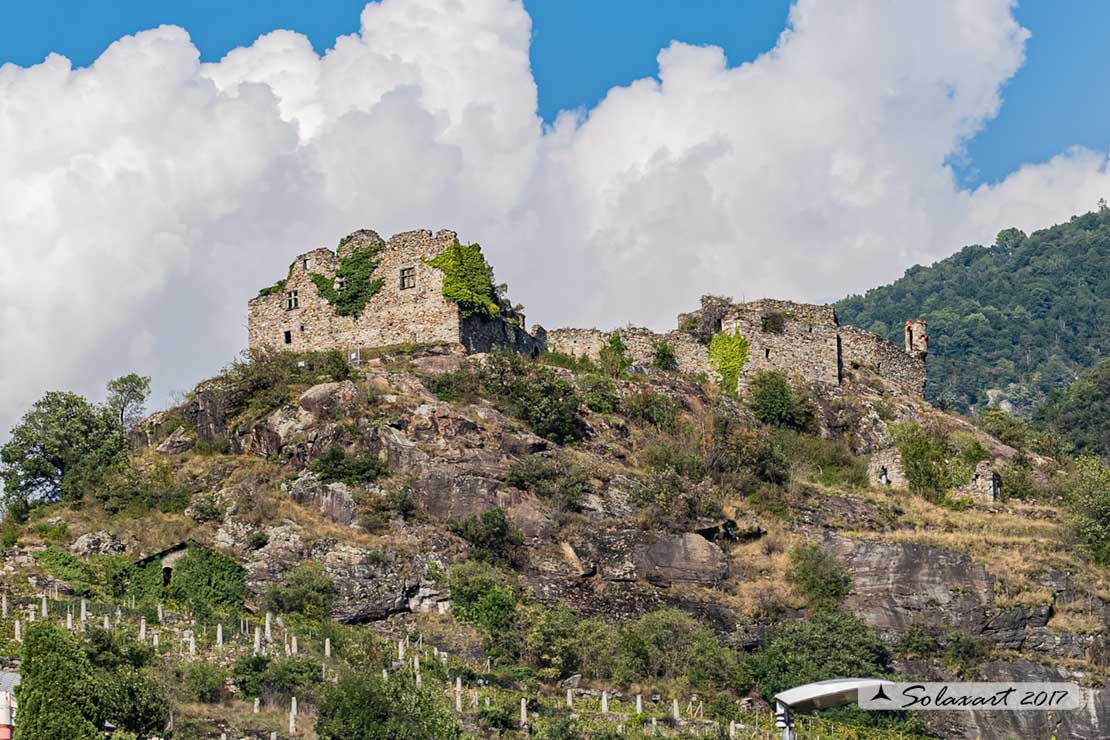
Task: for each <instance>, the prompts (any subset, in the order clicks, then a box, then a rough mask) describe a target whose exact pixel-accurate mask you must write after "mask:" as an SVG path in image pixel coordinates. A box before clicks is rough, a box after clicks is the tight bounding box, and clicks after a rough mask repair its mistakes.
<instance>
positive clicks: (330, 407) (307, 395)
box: [297, 380, 358, 419]
mask: <svg viewBox="0 0 1110 740" xmlns="http://www.w3.org/2000/svg"><path fill="white" fill-rule="evenodd" d="M357 400H358V387H357V386H355V384H354V383H352V382H351V381H349V380H343V381H340V382H338V383H321V384H320V385H314V386H312V387H311V388H309V389H308V390H307V391H305V392H304V393H302V394H301V396H300V398H298V399H297V403H298V404H300V406H301V408H303V409H304V410H305V411H307V412H309V413H310V414H312V415H314V416H316V417H318V418H321V419H331V418H335V417H336V416H338V415H339V414H340V413H342V412H344V411H346V410H348V409H350V408H351V406H353V405H354V403H355V401H357Z"/></svg>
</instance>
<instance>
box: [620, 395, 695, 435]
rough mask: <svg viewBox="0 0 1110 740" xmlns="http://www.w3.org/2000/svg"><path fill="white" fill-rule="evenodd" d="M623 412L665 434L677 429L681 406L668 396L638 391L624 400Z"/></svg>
mask: <svg viewBox="0 0 1110 740" xmlns="http://www.w3.org/2000/svg"><path fill="white" fill-rule="evenodd" d="M624 406H625V410H626V411H627V412H628V415H629V416H631V417H632V418H633V419H636V420H637V421H641V422H645V423H648V424H651V425H652V426H654V427H656V428H658V429H662V430H664V431H667V432H673V431H675V430H676V429H677V428H678V414H679V412H680V411H681V410H682V406H681V405H680V404H679V403H678V401H676V400H674V399H673V398H671V397H669V396H664V395H662V394H659V393H652V392H650V391H640V392H639V393H634V394H633V395H631V396H629V397H628V398H627V399H625V402H624Z"/></svg>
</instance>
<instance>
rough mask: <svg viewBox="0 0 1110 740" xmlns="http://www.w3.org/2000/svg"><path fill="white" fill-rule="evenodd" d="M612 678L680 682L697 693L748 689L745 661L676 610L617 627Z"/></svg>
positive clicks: (625, 680)
mask: <svg viewBox="0 0 1110 740" xmlns="http://www.w3.org/2000/svg"><path fill="white" fill-rule="evenodd" d="M615 674H616V678H617V680H619V681H621V682H633V681H648V680H652V679H675V678H680V677H681V678H684V679H685V680H686V681H687V682H688V683H689V684H690V685H691V686H694V687H701V688H714V689H720V688H722V687H725V688H729V689H733V690H736V691H746V690H747V689H748V688H750V685H751V684H750V681H749V678H748V672H747V666H746V663H745V661H744V660H743V659H742V658H741V657H740V656H738V655H737V654H736V653H735V652H733V651H732V650H730V649H727V648H725V647H723V646H722V645H721V644H720V642H718V640H717V637H716V636H715V635H714V634H713V632H712V630H710V629H708V628H706V627H704V626H702V625H701V624H699V623H698V621H697V620H696V619H694V618H693V617H691V616H690V615H689V614H687V613H685V612H683V611H679V610H678V609H658V610H656V611H653V612H648V613H647V614H645V615H644V616H642V617H640V618H639V619H638V620H636V621H635V622H630V623H628V624H625V625H622V627H621V630H620V639H619V648H618V658H617V665H616V670H615Z"/></svg>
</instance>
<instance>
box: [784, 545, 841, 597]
mask: <svg viewBox="0 0 1110 740" xmlns="http://www.w3.org/2000/svg"><path fill="white" fill-rule="evenodd" d="M786 580H788V581H789V582H790V583H791V584H793V585H794V587H795V588H797V589H798V590H799V591H800V592H801V593H802V594H803V595H804V596H805V598H806V601H808V602H809V605H810V606H811V607H822V606H826V607H827V606H835V605H837V604H839V603H840V602H841V601H843V600H844V597H845V596H847V595H848V592H849V591H851V590H852V576H851V574H850V573H849V572H848V570H847V569H846V568H845V567H844V566H843V565H841V564H840V562H839V561H838V560H837V559H836V558H834V557H833V556H832V555H829V554H827V553H826V552H824V551H823V550H822V549H821V548H820V547H818V546H817V545H815V544H812V543H806V544H803V545H799V546H798V547H796V548H794V549H793V550H792V551H791V553H790V570H789V571H788V572H787V574H786Z"/></svg>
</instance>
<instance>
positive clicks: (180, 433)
mask: <svg viewBox="0 0 1110 740" xmlns="http://www.w3.org/2000/svg"><path fill="white" fill-rule="evenodd" d="M196 443H197V440H196V439H195V438H194V437H193V436H192V435H191V434H188V433H186V431H185V427H178V428H177V429H175V430H173V433H172V434H170V436H168V437H166V438H165V440H163V441H162V444H160V445H158V446H157V447H156V448H154V451H155V452H157V453H158V454H160V455H180V454H181V453H183V452H188V451H189V450H191V449H193V445H195V444H196Z"/></svg>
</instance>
